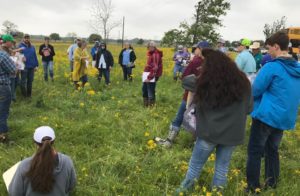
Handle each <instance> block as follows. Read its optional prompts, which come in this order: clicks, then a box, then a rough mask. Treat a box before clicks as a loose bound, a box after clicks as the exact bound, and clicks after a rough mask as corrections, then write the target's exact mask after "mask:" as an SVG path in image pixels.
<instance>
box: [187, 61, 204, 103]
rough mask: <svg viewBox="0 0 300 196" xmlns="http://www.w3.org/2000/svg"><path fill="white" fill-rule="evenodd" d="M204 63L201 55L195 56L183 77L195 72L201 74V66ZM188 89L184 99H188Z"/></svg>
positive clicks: (197, 74)
mask: <svg viewBox="0 0 300 196" xmlns="http://www.w3.org/2000/svg"><path fill="white" fill-rule="evenodd" d="M202 63H203V59H202V58H201V57H199V56H195V57H194V58H193V60H192V61H191V62H190V63H189V65H188V66H187V67H186V69H185V71H184V72H183V74H182V78H184V77H185V76H188V75H191V74H195V75H196V76H199V75H200V66H201V65H202ZM187 96H188V91H184V94H183V98H182V99H183V100H184V101H187Z"/></svg>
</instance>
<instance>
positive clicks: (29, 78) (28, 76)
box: [21, 68, 34, 97]
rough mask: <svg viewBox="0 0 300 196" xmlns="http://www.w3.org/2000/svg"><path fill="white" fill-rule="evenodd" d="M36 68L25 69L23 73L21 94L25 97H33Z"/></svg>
mask: <svg viewBox="0 0 300 196" xmlns="http://www.w3.org/2000/svg"><path fill="white" fill-rule="evenodd" d="M33 79H34V68H25V69H24V70H22V71H21V92H22V95H23V96H24V97H31V92H32V82H33Z"/></svg>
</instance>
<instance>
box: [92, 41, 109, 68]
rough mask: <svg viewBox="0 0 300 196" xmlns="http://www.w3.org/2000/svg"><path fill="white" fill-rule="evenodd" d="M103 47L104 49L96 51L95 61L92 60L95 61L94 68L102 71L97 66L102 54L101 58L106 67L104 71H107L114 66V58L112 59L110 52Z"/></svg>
mask: <svg viewBox="0 0 300 196" xmlns="http://www.w3.org/2000/svg"><path fill="white" fill-rule="evenodd" d="M104 46H105V49H101V47H100V48H99V49H98V50H97V52H96V54H95V55H94V56H95V59H93V60H96V67H97V68H98V69H102V68H101V67H100V65H99V63H100V57H101V55H102V54H103V57H104V60H105V63H106V66H107V67H106V69H109V67H113V66H114V58H113V56H112V54H111V52H110V51H109V50H107V49H106V45H104Z"/></svg>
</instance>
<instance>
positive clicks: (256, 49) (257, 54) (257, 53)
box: [250, 42, 263, 72]
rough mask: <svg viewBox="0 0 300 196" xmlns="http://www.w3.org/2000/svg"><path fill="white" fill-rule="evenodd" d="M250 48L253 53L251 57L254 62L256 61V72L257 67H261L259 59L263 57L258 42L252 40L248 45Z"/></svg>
mask: <svg viewBox="0 0 300 196" xmlns="http://www.w3.org/2000/svg"><path fill="white" fill-rule="evenodd" d="M250 49H252V54H253V57H254V59H255V63H256V72H258V71H259V69H260V68H261V61H262V58H263V56H262V54H261V51H260V43H259V42H253V44H252V45H251V46H250Z"/></svg>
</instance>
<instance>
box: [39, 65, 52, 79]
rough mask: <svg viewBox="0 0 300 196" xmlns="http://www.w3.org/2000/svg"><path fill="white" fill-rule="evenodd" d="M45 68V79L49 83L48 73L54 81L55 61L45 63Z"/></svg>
mask: <svg viewBox="0 0 300 196" xmlns="http://www.w3.org/2000/svg"><path fill="white" fill-rule="evenodd" d="M42 63H43V67H44V79H45V81H48V72H49V74H50V78H51V79H53V61H49V62H47V61H43V62H42Z"/></svg>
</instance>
